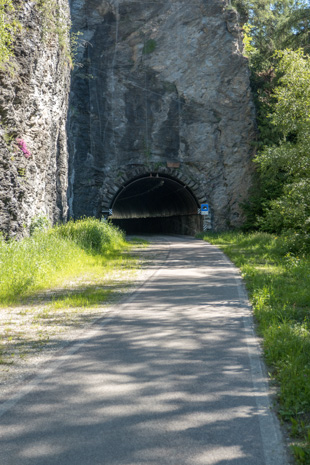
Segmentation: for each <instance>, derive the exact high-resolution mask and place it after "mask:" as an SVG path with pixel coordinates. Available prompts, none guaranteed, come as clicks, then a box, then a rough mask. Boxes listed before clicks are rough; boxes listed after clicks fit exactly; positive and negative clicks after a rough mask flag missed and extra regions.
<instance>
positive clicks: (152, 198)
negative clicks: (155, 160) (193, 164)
mask: <svg viewBox="0 0 310 465" xmlns="http://www.w3.org/2000/svg"><path fill="white" fill-rule="evenodd" d="M198 207H199V203H198V201H197V199H196V197H195V196H194V194H193V192H192V191H191V190H190V189H189V187H188V186H186V185H185V184H184V183H182V182H181V181H179V180H177V179H175V178H172V177H169V176H167V175H161V174H158V173H149V174H147V175H144V176H140V177H138V178H135V179H132V180H131V181H129V182H128V183H126V184H124V185H123V186H122V187H121V188H120V189H119V191H118V192H117V194H116V195H115V197H114V199H113V201H112V204H111V209H112V212H113V214H112V216H111V217H110V219H111V221H112V223H113V224H115V225H117V226H119V227H120V228H121V229H123V230H124V231H125V232H126V233H127V234H184V235H194V234H196V233H197V232H198V231H200V221H201V218H200V216H199V215H198Z"/></svg>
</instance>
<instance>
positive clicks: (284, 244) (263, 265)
mask: <svg viewBox="0 0 310 465" xmlns="http://www.w3.org/2000/svg"><path fill="white" fill-rule="evenodd" d="M201 237H202V238H203V239H204V240H207V241H209V242H211V243H213V244H215V245H217V246H219V247H220V248H221V249H222V250H223V251H224V252H225V253H226V254H227V255H228V256H229V257H230V259H231V260H232V261H233V262H234V263H235V264H236V265H237V266H238V267H239V268H240V269H241V272H242V276H243V278H244V280H245V282H246V286H247V289H248V292H249V297H250V300H251V303H252V305H253V309H254V314H255V317H256V321H257V323H258V330H259V333H260V334H261V335H262V336H263V347H264V354H265V358H266V361H267V363H268V364H269V373H270V375H271V377H272V378H273V379H274V381H275V382H276V383H277V386H278V400H279V414H280V416H281V417H282V419H283V421H285V422H286V424H288V425H290V427H291V436H292V450H293V452H294V455H295V457H296V459H297V461H298V463H309V460H310V434H309V431H310V363H309V360H310V320H309V311H310V256H309V254H304V255H302V256H299V255H297V254H296V253H292V252H291V250H292V236H291V235H289V236H278V237H275V236H274V235H271V234H267V233H263V232H255V233H251V234H249V233H248V234H245V233H240V232H225V233H207V234H205V233H203V234H201Z"/></svg>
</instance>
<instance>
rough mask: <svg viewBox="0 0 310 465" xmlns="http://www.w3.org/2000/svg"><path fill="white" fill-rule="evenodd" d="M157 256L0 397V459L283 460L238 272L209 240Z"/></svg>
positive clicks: (175, 241)
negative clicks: (71, 341)
mask: <svg viewBox="0 0 310 465" xmlns="http://www.w3.org/2000/svg"><path fill="white" fill-rule="evenodd" d="M152 240H153V241H154V243H155V244H156V246H157V247H159V248H162V249H163V250H165V251H166V253H167V259H166V261H165V263H164V264H163V266H162V267H160V268H159V269H158V270H157V271H156V272H155V273H154V274H153V275H152V276H151V277H150V278H149V279H148V280H147V281H146V282H145V283H144V284H143V285H142V286H141V287H140V289H138V290H137V291H136V292H135V293H134V294H133V295H131V296H130V298H128V299H127V300H125V301H123V302H122V303H120V304H119V305H117V306H115V307H114V308H113V309H112V310H111V312H110V316H109V317H108V318H107V317H106V318H104V319H102V320H101V321H98V322H97V323H95V324H94V325H93V326H92V328H91V329H90V330H88V331H87V333H85V334H84V335H83V337H81V339H80V340H78V341H76V343H75V345H73V346H71V347H70V349H69V350H67V351H66V352H63V353H61V354H59V355H58V356H57V357H56V358H55V359H54V360H53V362H51V363H50V364H49V365H48V366H47V367H45V370H43V371H42V372H41V373H40V374H39V375H38V376H37V377H36V378H35V379H33V380H32V381H31V382H30V383H29V384H26V385H25V387H24V389H23V390H22V391H21V392H18V393H16V396H15V397H12V399H10V400H9V401H6V402H5V403H4V404H2V406H0V439H1V442H0V457H1V459H0V463H1V465H30V464H31V465H55V464H57V465H88V464H89V465H97V464H98V465H99V464H100V465H121V464H125V465H142V464H143V465H168V464H170V465H285V464H286V463H287V461H286V456H285V450H284V446H283V444H282V439H281V432H280V429H279V425H278V422H277V420H276V418H275V416H274V415H273V413H272V410H271V409H270V399H269V396H268V392H267V384H266V379H265V376H264V370H263V369H262V365H261V360H260V352H259V346H258V343H257V340H256V338H255V337H254V334H253V322H252V317H251V309H250V307H249V304H248V301H247V299H246V295H245V292H244V288H243V285H242V281H241V278H240V276H239V273H238V271H237V270H236V269H235V268H234V266H232V265H231V263H230V262H229V260H228V259H227V258H226V257H225V256H224V255H223V254H222V253H221V252H220V251H219V250H218V249H217V248H215V247H214V246H211V245H208V244H207V243H205V242H202V241H198V240H194V239H191V238H184V237H160V236H158V237H154V238H153V239H152Z"/></svg>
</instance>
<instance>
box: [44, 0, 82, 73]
mask: <svg viewBox="0 0 310 465" xmlns="http://www.w3.org/2000/svg"><path fill="white" fill-rule="evenodd" d="M36 7H37V9H38V10H39V12H40V13H41V15H42V21H43V40H44V41H45V42H46V43H47V42H48V41H50V40H54V39H55V38H57V40H58V43H59V46H60V50H61V51H62V53H63V55H64V57H65V59H66V60H67V62H68V63H69V65H70V66H72V63H73V60H72V53H71V41H70V28H71V22H70V19H69V14H68V13H67V12H66V11H65V10H64V9H63V7H62V5H61V3H60V2H59V0H37V2H36Z"/></svg>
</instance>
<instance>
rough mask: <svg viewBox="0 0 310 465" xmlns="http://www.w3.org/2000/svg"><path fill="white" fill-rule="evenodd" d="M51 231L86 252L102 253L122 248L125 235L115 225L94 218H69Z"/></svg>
mask: <svg viewBox="0 0 310 465" xmlns="http://www.w3.org/2000/svg"><path fill="white" fill-rule="evenodd" d="M53 233H54V234H56V236H58V237H62V238H65V239H69V240H71V241H73V242H75V243H76V244H78V245H79V246H80V247H81V248H82V249H84V250H85V251H87V252H88V253H94V254H104V253H107V252H111V251H113V250H117V249H120V248H123V247H124V245H125V236H124V233H123V232H122V231H120V230H119V229H118V228H117V227H115V226H113V225H111V224H110V223H108V222H106V221H99V220H97V219H96V218H84V219H81V220H77V221H73V220H70V221H68V223H66V224H64V225H61V226H57V227H56V228H55V229H54V230H53Z"/></svg>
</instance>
